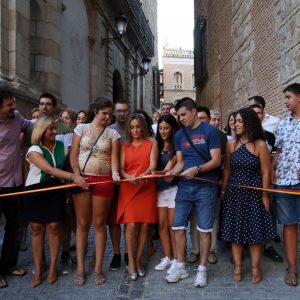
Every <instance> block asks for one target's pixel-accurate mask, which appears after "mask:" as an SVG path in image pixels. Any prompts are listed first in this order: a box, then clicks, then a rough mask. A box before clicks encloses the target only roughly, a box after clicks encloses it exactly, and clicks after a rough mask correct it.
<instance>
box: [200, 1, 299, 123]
mask: <svg viewBox="0 0 300 300" xmlns="http://www.w3.org/2000/svg"><path fill="white" fill-rule="evenodd" d="M299 12H300V2H299V1H293V0H287V1H284V0H277V1H272V0H265V1H261V0H232V1H228V0H211V1H206V0H195V21H196V20H197V17H198V16H199V15H202V16H203V15H204V16H207V33H208V42H207V47H208V78H207V81H206V83H205V84H204V85H203V86H202V87H201V88H198V89H197V102H199V103H201V104H204V105H207V106H208V107H210V108H219V109H220V111H221V112H222V115H223V120H222V121H223V124H224V123H225V121H226V119H227V115H228V114H229V113H230V112H231V111H233V110H236V109H238V108H240V107H242V106H244V105H247V98H248V97H250V96H252V95H257V94H259V95H262V96H263V97H265V100H266V111H267V112H268V113H270V114H274V115H278V116H280V117H282V116H284V115H285V114H286V113H287V110H286V109H285V107H284V105H283V100H282V98H283V95H282V90H283V88H284V87H285V86H287V85H288V84H290V83H292V82H296V81H297V82H299V81H300V51H299V50H300V26H299V25H298V26H297V24H299V22H300V13H299Z"/></svg>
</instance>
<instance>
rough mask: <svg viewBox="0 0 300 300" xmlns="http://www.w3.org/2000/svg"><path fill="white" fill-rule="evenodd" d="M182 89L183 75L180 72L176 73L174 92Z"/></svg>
mask: <svg viewBox="0 0 300 300" xmlns="http://www.w3.org/2000/svg"><path fill="white" fill-rule="evenodd" d="M181 89H182V74H181V73H180V72H176V73H174V90H181Z"/></svg>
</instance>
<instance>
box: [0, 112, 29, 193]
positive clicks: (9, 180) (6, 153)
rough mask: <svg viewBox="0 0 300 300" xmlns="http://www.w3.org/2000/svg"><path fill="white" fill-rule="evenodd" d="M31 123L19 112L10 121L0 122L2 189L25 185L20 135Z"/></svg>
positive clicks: (0, 179) (0, 175)
mask: <svg viewBox="0 0 300 300" xmlns="http://www.w3.org/2000/svg"><path fill="white" fill-rule="evenodd" d="M30 124H31V122H30V121H29V120H26V119H25V118H24V117H23V116H22V115H21V114H20V113H19V112H18V111H15V117H14V118H12V119H9V120H5V121H4V120H0V187H15V186H19V185H22V184H23V178H22V156H21V149H20V148H21V141H20V133H21V131H22V130H24V129H25V128H26V127H27V126H29V125H30Z"/></svg>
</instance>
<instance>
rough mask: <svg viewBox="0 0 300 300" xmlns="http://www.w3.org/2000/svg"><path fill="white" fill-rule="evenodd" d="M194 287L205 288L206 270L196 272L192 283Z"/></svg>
mask: <svg viewBox="0 0 300 300" xmlns="http://www.w3.org/2000/svg"><path fill="white" fill-rule="evenodd" d="M194 286H195V287H201V288H202V287H205V286H207V271H206V270H201V271H200V270H199V269H198V271H197V275H196V277H195V281H194Z"/></svg>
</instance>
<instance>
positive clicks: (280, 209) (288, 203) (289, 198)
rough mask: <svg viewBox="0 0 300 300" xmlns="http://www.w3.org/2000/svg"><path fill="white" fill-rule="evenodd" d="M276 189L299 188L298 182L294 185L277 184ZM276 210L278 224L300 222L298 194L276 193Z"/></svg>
mask: <svg viewBox="0 0 300 300" xmlns="http://www.w3.org/2000/svg"><path fill="white" fill-rule="evenodd" d="M276 188H277V189H283V190H291V191H292V190H300V183H298V184H296V185H278V186H277V187H276ZM275 197H276V212H277V220H278V223H279V224H285V225H292V224H297V223H298V224H299V223H300V195H289V194H284V193H276V195H275Z"/></svg>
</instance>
